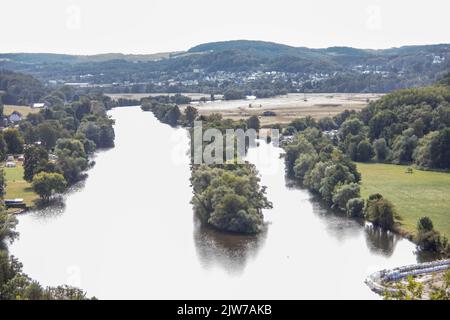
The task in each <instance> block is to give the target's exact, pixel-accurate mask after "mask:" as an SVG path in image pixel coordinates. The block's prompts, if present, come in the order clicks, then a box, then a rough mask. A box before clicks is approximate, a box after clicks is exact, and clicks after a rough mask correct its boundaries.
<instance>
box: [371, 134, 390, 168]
mask: <svg viewBox="0 0 450 320" xmlns="http://www.w3.org/2000/svg"><path fill="white" fill-rule="evenodd" d="M373 149H374V151H375V158H376V159H377V161H380V162H383V161H386V160H387V158H388V157H389V152H390V150H389V148H388V146H387V143H386V139H384V138H380V139H377V140H375V141H374V142H373Z"/></svg>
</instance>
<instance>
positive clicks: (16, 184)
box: [3, 162, 38, 206]
mask: <svg viewBox="0 0 450 320" xmlns="http://www.w3.org/2000/svg"><path fill="white" fill-rule="evenodd" d="M3 170H4V171H5V177H6V195H5V199H15V198H23V200H24V202H25V203H26V204H27V206H32V205H33V204H34V203H33V202H34V200H36V199H38V195H37V194H36V193H34V192H33V190H32V189H31V185H30V183H28V182H27V181H25V180H24V179H23V167H22V165H21V163H20V162H19V163H17V167H15V168H3Z"/></svg>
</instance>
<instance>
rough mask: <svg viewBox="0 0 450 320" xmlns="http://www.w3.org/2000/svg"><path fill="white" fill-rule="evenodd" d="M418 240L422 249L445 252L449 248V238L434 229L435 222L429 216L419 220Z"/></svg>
mask: <svg viewBox="0 0 450 320" xmlns="http://www.w3.org/2000/svg"><path fill="white" fill-rule="evenodd" d="M416 242H417V245H418V247H419V249H421V250H426V251H434V252H438V253H444V252H445V250H447V246H448V243H447V239H446V238H445V237H442V236H441V235H440V233H439V232H438V231H436V230H434V226H433V222H432V221H431V219H430V218H428V217H422V218H420V219H419V221H418V222H417V235H416Z"/></svg>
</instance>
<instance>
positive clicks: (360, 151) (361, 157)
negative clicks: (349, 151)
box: [356, 140, 374, 162]
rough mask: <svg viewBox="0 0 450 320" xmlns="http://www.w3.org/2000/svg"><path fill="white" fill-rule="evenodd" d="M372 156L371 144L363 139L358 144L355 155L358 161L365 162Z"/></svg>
mask: <svg viewBox="0 0 450 320" xmlns="http://www.w3.org/2000/svg"><path fill="white" fill-rule="evenodd" d="M373 156H374V151H373V148H372V145H371V144H370V142H369V141H368V140H363V141H361V142H360V143H359V144H358V147H357V156H356V158H357V159H358V161H361V162H367V161H369V160H370V159H372V157H373Z"/></svg>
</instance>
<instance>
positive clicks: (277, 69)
mask: <svg viewBox="0 0 450 320" xmlns="http://www.w3.org/2000/svg"><path fill="white" fill-rule="evenodd" d="M0 69H10V70H14V71H21V72H25V73H29V74H32V75H34V76H36V77H37V78H39V79H40V80H43V81H45V82H48V81H51V82H52V83H54V82H59V83H64V82H83V83H89V84H109V85H111V87H110V90H115V89H117V90H118V91H123V90H125V89H124V88H126V90H128V91H131V92H136V93H138V92H157V91H159V92H161V90H164V91H170V92H177V91H178V92H180V91H186V92H193V91H200V92H221V91H222V92H223V91H224V90H225V89H226V88H230V87H233V86H234V87H239V88H241V89H243V90H245V91H247V92H251V91H252V90H256V89H261V88H264V89H266V90H273V91H276V92H280V91H287V92H303V91H306V92H338V91H340V92H389V91H392V90H394V89H400V88H406V87H414V86H423V85H429V84H432V83H434V82H435V81H436V80H437V79H438V78H440V77H441V76H442V75H443V74H444V73H445V72H446V71H449V70H450V44H438V45H424V46H405V47H400V48H392V49H385V50H366V49H356V48H350V47H331V48H324V49H310V48H306V47H293V46H288V45H283V44H277V43H272V42H263V41H247V40H238V41H225V42H214V43H206V44H201V45H198V46H195V47H193V48H191V49H189V50H187V51H184V52H173V53H161V54H150V55H124V54H102V55H93V56H71V55H56V54H29V53H15V54H7V53H5V54H0ZM113 83H114V85H115V89H114V88H112V84H113ZM123 92H125V91H123Z"/></svg>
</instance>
